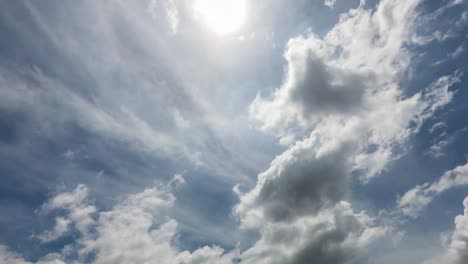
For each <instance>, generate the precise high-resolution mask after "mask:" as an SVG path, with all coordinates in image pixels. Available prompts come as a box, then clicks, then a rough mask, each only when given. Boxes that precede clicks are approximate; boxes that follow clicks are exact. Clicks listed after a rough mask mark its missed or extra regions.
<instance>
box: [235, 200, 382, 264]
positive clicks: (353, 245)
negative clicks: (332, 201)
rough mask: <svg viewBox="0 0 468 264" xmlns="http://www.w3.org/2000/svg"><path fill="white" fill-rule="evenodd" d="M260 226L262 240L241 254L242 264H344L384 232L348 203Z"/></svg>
mask: <svg viewBox="0 0 468 264" xmlns="http://www.w3.org/2000/svg"><path fill="white" fill-rule="evenodd" d="M262 224H263V226H262V227H261V228H260V234H261V239H260V240H259V241H257V242H256V243H255V245H253V246H252V247H251V248H249V249H247V250H246V251H245V252H244V253H243V254H242V256H241V257H242V262H241V263H245V264H253V263H259V264H280V263H291V264H305V263H310V262H311V261H313V262H318V263H323V264H329V263H330V264H332V263H346V262H348V261H349V260H350V259H353V258H354V257H356V256H357V255H359V254H361V253H362V250H363V248H366V247H367V246H368V245H369V244H370V243H372V242H373V241H375V240H376V239H378V238H380V237H382V236H383V235H384V234H385V233H386V229H385V228H382V227H378V226H375V225H374V223H373V219H371V218H370V217H368V216H367V215H366V214H365V213H363V212H362V213H355V212H353V210H352V208H351V206H350V204H349V203H347V202H340V203H338V204H337V205H336V206H335V207H333V208H329V209H324V210H322V211H321V212H320V213H318V214H317V215H306V216H301V217H297V218H296V219H294V220H291V221H289V222H287V223H281V222H276V223H275V222H265V223H262Z"/></svg>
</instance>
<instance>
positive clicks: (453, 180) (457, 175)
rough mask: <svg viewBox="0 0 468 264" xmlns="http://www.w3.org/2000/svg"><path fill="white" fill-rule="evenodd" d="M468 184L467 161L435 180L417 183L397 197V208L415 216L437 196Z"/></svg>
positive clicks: (405, 213)
mask: <svg viewBox="0 0 468 264" xmlns="http://www.w3.org/2000/svg"><path fill="white" fill-rule="evenodd" d="M464 185H468V163H467V164H465V165H462V166H458V167H456V168H455V169H453V170H450V171H447V172H445V173H444V174H443V175H442V177H440V179H439V180H438V181H436V182H433V183H425V184H423V185H417V186H416V187H414V188H413V189H411V190H409V191H407V192H406V193H405V194H404V195H403V196H402V197H401V198H399V199H398V207H399V210H401V212H402V213H403V214H404V215H407V216H410V217H412V218H417V217H418V216H419V214H420V213H421V212H422V211H423V210H424V209H425V208H426V207H427V206H428V205H429V204H430V203H431V202H432V200H434V199H435V198H436V197H437V196H439V195H440V194H442V193H443V192H446V191H447V190H449V189H451V188H454V187H458V186H464Z"/></svg>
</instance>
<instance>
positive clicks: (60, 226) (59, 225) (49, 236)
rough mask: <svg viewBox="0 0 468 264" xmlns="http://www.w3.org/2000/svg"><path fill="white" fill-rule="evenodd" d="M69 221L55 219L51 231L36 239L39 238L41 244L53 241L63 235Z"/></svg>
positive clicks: (60, 218)
mask: <svg viewBox="0 0 468 264" xmlns="http://www.w3.org/2000/svg"><path fill="white" fill-rule="evenodd" d="M70 222H71V221H70V220H68V219H66V218H63V217H57V218H55V226H54V228H53V229H52V230H48V231H44V232H43V233H41V234H39V235H38V236H37V238H39V239H40V240H41V241H42V242H43V243H47V242H51V241H54V240H56V239H58V238H60V237H61V236H62V235H64V234H65V233H66V232H67V231H68V228H69V225H70Z"/></svg>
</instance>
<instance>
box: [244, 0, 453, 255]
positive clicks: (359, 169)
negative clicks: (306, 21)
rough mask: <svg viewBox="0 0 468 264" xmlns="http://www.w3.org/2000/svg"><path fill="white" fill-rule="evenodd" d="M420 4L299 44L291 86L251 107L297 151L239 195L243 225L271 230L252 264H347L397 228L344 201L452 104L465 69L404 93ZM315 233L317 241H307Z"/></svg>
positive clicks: (290, 56)
mask: <svg viewBox="0 0 468 264" xmlns="http://www.w3.org/2000/svg"><path fill="white" fill-rule="evenodd" d="M419 3H420V1H417V0H416V1H381V2H380V3H379V4H378V5H377V7H376V8H375V9H368V8H366V7H365V5H364V3H363V2H361V5H360V6H359V7H357V8H356V9H352V10H351V11H349V12H348V13H347V14H343V15H341V17H340V21H339V22H338V24H336V25H335V26H334V27H333V28H332V29H331V30H330V31H329V32H328V33H327V34H326V35H325V36H324V37H323V38H320V37H318V36H316V35H314V34H311V35H309V36H307V37H303V36H299V37H296V38H293V39H291V40H290V41H289V43H288V45H287V50H286V52H285V55H284V56H285V59H286V61H287V70H286V76H285V80H284V83H283V84H282V86H281V87H279V88H278V89H277V90H276V91H275V92H274V93H273V94H272V95H270V96H266V97H264V96H260V95H258V96H257V98H256V99H255V100H254V101H253V103H252V104H251V106H250V116H251V118H252V120H254V121H255V122H257V123H258V124H259V126H260V128H261V129H263V130H265V131H269V132H272V133H274V134H275V135H277V136H278V137H279V138H280V140H281V141H282V142H283V143H285V144H287V145H288V149H287V150H286V151H285V152H284V153H282V154H281V155H279V156H277V157H276V158H275V159H274V160H273V162H272V163H271V165H270V167H269V168H268V169H267V170H265V171H264V172H262V173H261V174H260V175H259V177H258V182H257V184H256V186H255V187H254V188H253V189H252V190H250V191H249V192H247V193H245V194H243V193H239V197H240V202H239V204H238V205H237V206H236V208H235V212H236V214H237V215H239V216H240V220H241V225H242V226H243V227H244V228H253V229H256V230H258V231H259V232H260V234H261V238H260V240H259V241H258V242H257V243H256V244H255V245H254V246H253V247H252V248H250V249H248V250H247V251H246V253H245V255H243V257H244V258H243V259H245V260H246V261H247V263H249V262H248V261H252V263H308V261H309V262H310V260H311V259H313V260H317V261H318V262H320V263H346V262H347V261H350V260H351V259H352V258H353V257H355V255H356V254H359V252H361V251H362V250H363V248H365V245H366V244H368V243H372V241H375V239H376V238H378V237H379V236H381V235H382V234H384V233H385V231H386V230H388V229H389V228H390V227H388V226H386V225H385V224H377V225H373V223H372V221H371V220H370V219H372V218H371V217H369V216H367V215H366V214H365V213H355V212H353V211H352V209H351V205H349V204H347V207H346V206H345V207H343V206H342V203H343V202H342V200H344V199H345V197H346V192H347V189H348V182H349V181H350V180H351V175H353V174H354V173H356V174H357V175H359V176H360V178H361V180H362V181H364V182H366V181H368V180H370V179H372V178H373V177H375V176H377V175H379V174H380V173H381V172H382V171H383V170H385V168H386V167H387V165H388V163H389V162H390V161H392V160H395V159H397V158H399V157H400V156H401V155H403V154H404V143H407V142H408V140H409V138H410V136H411V135H414V134H415V133H417V132H418V131H419V129H420V127H421V125H422V123H423V122H424V121H425V120H426V119H427V118H429V117H431V116H432V115H433V114H434V113H435V112H436V111H438V110H439V109H440V108H442V107H443V106H445V105H447V104H448V103H450V101H451V100H452V97H453V92H452V91H450V90H449V88H450V87H451V86H452V85H453V84H454V83H457V82H459V81H460V73H459V72H455V73H454V74H452V75H448V76H443V77H441V78H439V79H437V80H436V81H434V82H433V83H432V84H431V85H429V86H428V87H426V88H425V89H422V90H421V91H420V92H418V93H415V94H413V95H410V96H407V95H404V93H403V87H401V85H400V80H401V77H402V75H403V74H404V72H405V71H406V70H408V68H409V67H410V62H411V59H412V56H411V55H412V54H411V53H410V51H409V50H407V49H406V45H407V44H408V43H410V42H411V36H412V35H413V34H414V33H415V24H414V22H415V21H416V18H417V17H418V12H416V8H417V7H418V5H419ZM397 149H400V150H399V152H398V150H397ZM401 149H403V150H401ZM327 215H328V217H326V216H327ZM342 215H347V217H346V219H347V220H345V221H344V222H345V223H347V224H344V225H341V224H342V222H341V220H340V219H341V216H342ZM361 217H363V218H365V219H366V221H362V222H361V220H362V218H361ZM325 219H327V220H325ZM330 219H334V220H330ZM351 223H353V224H351ZM315 228H317V229H316V230H317V231H315V234H316V235H317V237H314V235H310V236H307V238H305V237H302V236H301V235H300V234H308V233H309V232H310V233H314V231H313V230H315ZM327 228H329V229H327ZM321 229H323V230H322V231H323V232H324V234H323V237H320V230H321ZM327 230H328V231H327ZM328 232H329V233H328ZM351 241H352V242H351ZM301 249H303V251H301ZM311 252H312V253H311ZM275 261H278V262H275Z"/></svg>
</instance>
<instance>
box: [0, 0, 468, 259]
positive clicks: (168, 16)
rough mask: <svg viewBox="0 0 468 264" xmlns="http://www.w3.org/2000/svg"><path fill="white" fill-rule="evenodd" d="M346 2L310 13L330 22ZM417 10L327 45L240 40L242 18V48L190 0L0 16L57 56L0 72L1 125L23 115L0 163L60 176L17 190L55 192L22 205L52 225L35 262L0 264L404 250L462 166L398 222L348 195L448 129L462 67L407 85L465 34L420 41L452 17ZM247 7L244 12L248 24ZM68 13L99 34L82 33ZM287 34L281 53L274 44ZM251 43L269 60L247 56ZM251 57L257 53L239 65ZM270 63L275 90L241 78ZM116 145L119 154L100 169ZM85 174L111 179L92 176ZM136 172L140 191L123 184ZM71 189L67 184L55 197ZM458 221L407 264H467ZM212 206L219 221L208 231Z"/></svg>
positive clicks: (445, 8) (334, 36) (0, 253)
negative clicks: (424, 137)
mask: <svg viewBox="0 0 468 264" xmlns="http://www.w3.org/2000/svg"><path fill="white" fill-rule="evenodd" d="M341 2H342V1H325V2H323V1H320V3H319V4H320V6H321V7H322V8H324V10H327V12H332V11H334V10H337V9H338V8H335V7H337V6H339V5H340V4H341ZM249 3H250V2H249ZM271 4H272V5H273V6H274V4H273V3H271ZM276 4H277V5H278V6H276V8H278V10H280V9H281V7H282V6H281V5H280V4H279V3H276ZM288 4H289V5H290V4H291V3H287V4H286V3H284V5H285V6H287V5H288ZM301 4H304V3H302V2H301ZM425 4H426V3H425V1H422V0H406V1H403V0H402V1H391V0H381V1H379V2H378V3H376V4H375V5H373V4H370V3H366V1H359V3H356V6H355V7H353V8H351V9H350V10H348V11H347V12H345V13H343V14H341V15H340V16H339V17H337V18H336V20H335V21H333V23H332V25H331V26H330V27H329V28H328V29H327V30H326V32H325V33H324V34H319V33H313V32H314V30H313V29H311V28H309V29H307V28H301V25H303V23H299V22H298V23H297V24H298V26H297V28H295V30H294V32H293V33H291V32H280V33H282V34H283V35H282V36H275V34H274V32H270V33H268V34H266V35H262V33H261V29H258V32H247V31H250V30H255V29H254V28H253V25H249V23H248V22H249V21H254V19H259V20H260V18H256V17H253V18H249V19H251V20H246V21H244V22H245V26H243V27H241V28H239V29H237V30H239V32H235V31H232V32H230V34H227V35H224V36H221V35H220V36H214V35H210V33H209V32H208V31H205V30H200V27H203V25H202V24H197V21H198V20H197V18H196V17H195V16H194V14H192V13H193V12H192V11H193V10H192V11H191V8H192V6H191V5H190V1H178V0H167V1H149V2H148V3H146V4H138V3H126V2H121V1H117V2H116V3H115V4H111V5H109V4H106V3H103V2H99V3H95V2H86V1H85V2H83V3H79V4H77V5H76V6H75V5H74V4H71V3H65V4H64V5H63V6H62V5H57V6H54V7H53V8H52V7H51V8H52V11H50V10H48V11H46V10H44V7H41V6H38V5H35V4H34V3H32V2H28V1H26V2H25V3H24V7H23V6H22V7H21V8H23V9H21V8H18V9H21V10H23V11H24V10H25V11H24V12H26V13H27V14H28V19H30V20H31V21H33V22H34V23H33V24H34V25H35V26H34V28H33V27H32V26H31V28H30V27H28V26H25V25H26V23H25V24H22V23H18V22H17V21H16V20H15V18H12V17H11V16H4V19H3V20H1V21H2V22H5V21H7V22H8V23H9V24H15V23H14V22H16V23H17V28H18V29H17V30H18V31H21V32H22V35H21V34H19V35H21V37H19V39H23V38H26V37H25V36H26V35H34V36H36V35H37V36H41V38H38V39H40V40H41V41H37V45H38V47H40V48H44V47H49V48H50V47H52V48H53V49H44V52H43V53H38V52H34V55H31V58H33V59H31V58H29V57H28V58H27V59H30V60H33V61H35V63H33V66H24V65H21V62H17V63H18V64H20V65H15V66H14V67H8V64H2V65H0V87H2V89H0V95H1V96H0V105H1V109H2V110H3V109H5V110H6V111H8V112H9V113H18V115H20V116H25V117H24V120H25V121H22V122H24V123H27V125H25V128H26V129H23V130H21V133H16V134H17V137H18V138H15V140H16V141H17V142H20V143H17V145H13V144H12V143H11V144H10V145H8V146H7V147H6V148H5V149H4V150H3V151H0V153H2V154H4V155H5V156H6V155H7V154H8V153H10V154H11V159H19V160H23V163H26V162H24V161H25V160H31V161H34V162H35V165H36V166H35V167H37V168H40V169H37V170H36V172H39V171H44V170H45V171H47V170H50V171H52V170H53V169H51V168H60V170H59V169H56V170H57V171H59V172H60V175H58V176H57V178H53V177H50V178H41V177H38V178H37V179H36V180H35V181H34V184H31V183H30V184H28V182H27V181H26V178H19V179H20V180H21V181H24V186H28V190H29V189H30V190H36V189H35V187H36V186H35V185H36V184H37V185H41V186H43V189H48V190H50V189H59V190H60V191H56V192H55V195H50V192H48V193H49V194H47V193H46V194H44V193H42V197H47V198H45V199H43V200H42V201H41V202H40V203H39V204H38V203H37V202H36V203H35V204H32V203H30V205H29V206H30V207H31V208H32V207H34V208H33V209H32V210H33V211H34V212H33V215H34V216H35V217H38V218H41V219H45V221H46V222H47V224H45V225H36V226H34V230H35V232H34V234H33V235H32V236H31V239H32V240H34V243H38V247H41V249H42V250H41V251H40V252H35V253H32V254H31V255H33V256H32V257H31V255H28V254H23V253H24V250H23V249H22V248H21V247H17V246H15V243H6V242H3V241H7V242H8V240H7V239H5V240H2V241H1V242H0V262H5V263H89V262H91V263H161V264H166V263H167V264H174V263H175V264H196V263H208V264H210V263H213V264H215V263H216V264H224V263H226V264H228V263H240V264H251V263H252V264H253V263H255V264H305V263H322V264H339V263H355V262H358V263H376V262H377V263H378V259H379V256H377V255H376V254H377V253H375V252H377V251H375V252H374V250H375V249H379V247H385V246H386V245H387V244H386V243H388V241H390V243H391V244H392V246H393V248H392V250H395V251H398V250H401V249H398V245H399V243H400V242H401V240H403V239H404V236H403V234H404V233H405V226H404V225H405V223H406V222H404V221H401V216H402V215H404V216H409V217H410V218H411V219H409V220H408V221H411V220H412V219H414V218H417V217H418V216H419V215H420V213H421V212H422V210H424V208H425V207H426V206H427V205H428V204H429V203H430V202H431V201H432V200H433V199H435V198H437V197H438V196H439V194H441V193H442V192H446V191H449V190H450V189H452V188H454V187H457V186H464V185H466V184H467V180H466V179H467V177H466V175H468V174H467V165H462V166H459V167H456V168H454V169H448V171H447V172H446V173H444V174H443V175H442V176H441V177H440V178H439V179H435V180H434V182H433V183H432V184H431V183H426V184H423V185H417V186H416V187H414V188H413V189H411V190H410V191H408V192H406V193H405V194H404V195H403V196H402V197H401V198H399V199H398V201H397V204H396V210H395V212H396V214H397V217H394V218H392V217H387V216H386V214H385V210H386V208H378V209H377V210H373V209H371V208H369V209H368V208H366V205H367V204H363V203H360V202H359V201H356V199H355V196H354V193H353V192H354V191H355V190H354V189H353V188H352V187H351V186H352V184H358V185H360V186H362V188H372V186H374V187H375V184H378V182H379V180H380V178H379V177H386V175H385V174H386V173H388V172H389V171H391V169H392V168H391V164H393V163H395V162H398V161H399V160H404V159H405V155H406V154H407V153H408V152H410V151H411V148H412V140H413V139H414V138H415V137H418V136H419V135H420V133H421V132H422V131H424V129H426V128H427V127H431V126H432V129H429V130H430V132H431V134H432V133H433V132H434V131H436V130H437V129H439V128H441V127H443V126H444V125H440V124H444V123H442V121H440V120H439V119H438V118H440V117H439V114H440V113H441V112H444V113H447V112H448V111H447V108H449V107H452V104H454V103H457V96H458V94H460V93H462V91H460V92H456V91H454V89H455V87H458V86H459V85H460V84H463V69H460V68H461V66H460V65H459V64H457V65H454V67H451V68H450V69H449V70H446V71H442V72H437V73H436V74H432V75H431V76H430V77H427V76H425V79H424V81H421V80H419V83H418V84H417V85H418V86H420V87H419V88H417V89H416V88H414V89H411V87H408V86H409V85H410V84H408V83H411V82H410V80H411V78H414V79H418V78H420V76H414V73H413V71H414V70H415V69H416V64H417V63H418V62H420V60H421V59H420V57H421V56H422V55H421V53H420V50H425V49H429V48H430V46H431V45H437V43H439V42H440V43H442V42H444V41H448V40H449V39H453V38H455V37H456V35H457V34H458V33H457V31H456V30H460V28H462V27H461V26H459V25H457V26H455V27H454V28H453V29H450V30H447V31H446V32H445V33H446V34H444V32H442V31H443V30H442V31H436V32H438V33H437V34H432V35H431V34H429V33H428V32H426V31H425V30H426V29H425V28H423V27H424V23H423V22H428V23H429V22H431V21H432V22H433V21H437V19H439V18H441V17H444V15H445V14H448V13H449V12H453V10H454V7H459V6H460V7H462V6H463V1H450V2H447V3H444V4H440V6H439V8H438V9H437V10H436V11H427V10H425V9H424V8H423V7H426V6H425ZM255 5H256V3H250V8H252V10H250V12H249V14H250V15H251V16H252V15H253V14H255V13H254V12H252V11H253V10H255V9H254V8H255ZM323 5H325V6H326V7H323ZM304 6H307V5H306V4H304ZM328 7H330V8H328ZM330 9H333V10H330ZM70 10H76V13H75V12H70ZM49 11H50V14H53V15H50V16H48V15H47V14H48V13H47V12H49ZM260 11H261V10H260V9H259V12H260ZM190 12H192V13H190ZM298 12H299V11H298ZM77 14H86V15H87V17H86V18H87V21H88V22H89V23H92V24H93V25H96V26H95V27H89V26H86V25H83V23H82V21H83V18H82V16H80V15H77ZM141 14H146V16H142V15H141ZM259 14H260V13H259ZM198 15H199V14H198ZM463 17H464V15H463V14H461V15H460V20H463ZM219 19H222V18H219ZM12 21H13V22H12ZM57 21H66V22H67V23H64V24H58V23H56V22H57ZM300 22H303V21H300ZM8 23H5V24H8ZM460 23H462V22H460ZM289 26H290V25H289ZM250 27H252V28H250ZM242 30H244V31H245V32H244V31H242ZM281 30H283V29H282V28H281V29H278V31H281ZM284 30H285V31H288V30H291V27H288V25H285V26H284ZM155 32H158V33H161V34H156V33H155ZM297 32H299V33H297ZM254 33H255V34H254ZM236 34H239V36H236ZM244 35H245V36H247V35H249V36H252V37H248V38H246V37H245V36H244ZM278 35H280V34H279V33H278ZM285 35H286V36H288V37H287V41H284V43H283V45H284V49H279V48H278V46H277V45H276V44H277V43H276V42H278V43H279V42H281V38H282V37H284V36H285ZM233 36H236V37H233ZM223 37H224V38H223ZM263 38H264V39H263ZM257 39H262V40H261V41H265V42H267V44H268V45H263V44H265V43H263V44H255V43H254V42H255V41H260V40H257ZM273 42H274V43H273ZM20 43H23V42H20ZM22 45H25V47H27V49H26V50H34V48H33V47H32V46H30V44H28V43H23V44H22ZM257 45H258V46H257ZM455 46H456V47H457V49H456V50H455V52H454V53H452V54H456V55H453V56H449V57H450V58H449V59H448V60H457V59H459V58H461V57H462V56H463V50H464V48H463V47H462V46H460V44H457V45H455ZM266 47H268V48H266ZM459 47H462V48H459ZM250 49H252V50H253V51H251V50H250ZM247 51H249V52H252V54H254V53H255V54H257V53H258V54H260V55H258V56H259V57H255V58H249V56H244V55H243V52H247ZM52 55H55V56H52ZM240 55H242V56H240ZM272 55H274V56H278V57H280V56H281V55H283V58H284V62H282V63H283V64H285V65H284V67H285V68H284V78H283V80H282V81H281V83H280V84H279V85H276V86H275V87H273V88H272V89H266V88H259V87H258V86H262V85H263V84H264V83H262V81H261V80H260V79H261V78H260V77H259V79H255V80H245V79H249V78H250V77H254V76H257V75H261V74H265V73H266V71H262V70H259V69H255V68H256V67H255V66H258V68H266V67H267V66H268V65H269V62H271V61H269V60H267V59H266V58H267V57H270V56H272ZM15 56H20V55H15ZM15 56H12V57H10V59H11V60H12V61H15ZM52 57H53V58H56V59H55V63H50V62H51V59H50V58H52ZM258 58H260V59H258ZM25 60H26V59H25ZM155 62H157V63H155ZM257 62H258V65H257V64H256V63H257ZM65 66H66V67H65ZM279 68H280V67H279ZM63 69H67V70H63ZM260 73H261V74H260ZM270 77H271V76H270ZM266 79H269V78H268V77H267V78H266ZM3 87H9V88H10V89H7V88H3ZM260 90H261V92H258V93H257V95H255V93H256V92H257V91H260ZM252 91H253V92H252ZM431 123H438V124H439V125H437V124H436V125H431ZM73 129H79V131H81V133H82V134H83V135H87V137H86V142H85V144H83V145H84V146H83V147H82V148H78V149H70V148H71V147H69V146H68V145H69V144H71V143H70V142H72V141H73V140H80V139H81V137H80V135H81V134H78V133H76V134H73V133H71V132H69V131H72V130H73ZM18 131H19V128H18ZM73 131H74V130H73ZM68 133H71V135H68ZM64 135H68V137H65V136H64ZM25 138H26V139H27V140H26V139H25ZM61 138H66V139H68V140H65V142H58V141H59V139H61ZM265 138H267V139H265ZM31 139H34V140H31ZM71 139H72V140H71ZM15 140H11V141H15ZM69 141H70V142H69ZM37 142H48V143H50V145H47V146H48V147H45V148H44V149H54V151H56V152H57V153H59V155H62V156H63V157H62V158H63V159H62V162H63V164H55V163H54V164H53V165H50V168H48V167H49V166H48V165H49V164H45V165H44V166H40V165H42V164H41V162H40V159H39V158H38V156H39V155H38V154H35V152H32V154H31V153H30V151H29V150H33V149H34V148H35V147H37V146H39V145H40V144H39V143H37ZM96 142H97V143H96ZM272 142H273V143H272ZM266 145H268V146H266ZM111 146H112V147H113V148H112V149H117V150H121V149H125V153H124V154H122V153H112V151H110V150H109V149H110V148H111ZM116 146H118V147H119V148H117V147H116ZM264 148H267V150H262V149H264ZM106 150H107V151H106ZM44 153H45V152H44ZM44 153H42V154H44ZM57 153H53V154H50V153H49V155H50V156H53V155H57ZM70 153H72V154H70ZM33 154H34V155H33ZM45 154H47V153H45ZM45 154H44V155H45ZM136 156H138V157H143V158H139V159H137V158H135V157H136ZM70 157H72V158H70ZM439 158H440V157H439ZM93 159H96V160H98V159H99V160H101V161H102V163H103V164H111V165H112V166H107V167H106V169H102V168H101V167H103V165H101V163H97V162H96V163H97V164H96V163H92V162H90V161H89V160H93ZM50 160H52V161H53V160H54V159H53V158H50ZM52 161H51V162H52ZM82 161H86V162H88V163H86V162H83V163H80V162H82ZM133 161H135V162H134V163H133ZM90 164H91V165H90ZM128 164H131V165H128ZM145 167H148V169H146V170H142V169H141V168H145ZM83 171H87V172H88V174H84V173H83ZM90 171H91V172H90ZM140 171H143V172H145V173H144V175H136V173H135V172H140ZM28 172H30V173H33V172H35V171H34V170H30V171H28ZM72 172H73V174H72ZM93 173H94V174H93ZM62 174H63V175H62ZM90 174H91V175H94V176H89V175H90ZM162 174H163V175H165V176H164V177H162V176H160V175H162ZM168 174H171V175H176V176H175V177H174V178H173V179H172V180H171V179H169V177H170V176H168ZM64 175H65V176H64ZM66 175H76V177H75V176H73V180H70V181H67V180H69V178H70V177H71V176H66ZM200 175H202V176H200ZM252 175H253V177H252ZM80 176H82V178H80ZM195 176H196V178H195ZM396 176H398V175H396ZM396 176H395V180H396V181H398V177H396ZM158 177H160V178H158ZM191 177H192V178H191ZM387 177H388V176H387ZM49 181H50V182H49ZM77 183H78V184H77ZM61 184H62V185H63V186H60V185H61ZM110 184H112V185H110ZM191 184H193V186H191ZM402 184H403V185H404V184H407V183H406V182H404V183H402ZM57 185H58V186H59V187H55V186H57ZM195 185H196V186H195ZM218 185H222V186H223V188H220V190H226V189H231V188H232V190H233V193H230V194H227V193H223V192H222V191H218V192H216V195H217V196H219V197H215V198H213V199H211V198H210V199H208V198H206V197H208V196H207V195H208V194H207V190H203V189H202V188H201V187H200V186H208V187H205V188H207V189H210V188H211V189H212V190H211V191H213V192H215V191H216V190H218V189H217V188H216V187H219V186H218ZM109 186H119V187H118V188H115V189H114V188H110V187H109ZM413 186H414V185H413ZM190 188H193V189H194V190H199V191H198V192H197V193H195V194H194V193H191V196H190V197H188V198H187V197H185V199H184V201H185V202H186V203H187V204H186V205H183V206H185V208H190V209H191V210H190V211H191V212H190V213H188V212H186V214H183V213H181V212H180V211H178V210H183V207H181V205H180V204H178V202H180V199H179V198H181V197H184V193H183V192H185V191H187V189H190ZM197 188H199V189H197ZM200 190H201V191H200ZM185 195H186V194H185ZM230 195H231V196H234V198H232V200H233V201H231V200H229V199H230V198H231V196H230ZM103 197H104V198H106V199H107V200H105V202H103V201H102V198H103ZM203 197H205V198H203ZM378 198H379V197H377V198H376V199H378ZM223 202H224V203H223ZM464 206H465V212H464V213H463V214H462V215H459V216H457V217H456V218H455V227H454V229H453V231H451V232H450V233H449V235H447V236H446V241H445V244H444V245H442V247H440V254H438V255H436V254H434V256H431V255H422V256H418V258H417V262H418V263H426V262H427V263H442V262H443V263H453V264H461V263H464V262H466V260H467V254H466V249H467V248H466V243H467V241H466V230H465V229H466V228H465V226H466V219H467V212H466V207H468V204H467V200H466V199H465V202H464ZM220 207H222V208H228V209H227V210H225V211H226V212H228V211H229V212H228V213H225V214H226V215H221V214H223V212H220V210H218V208H220ZM181 208H182V209H181ZM192 211H193V212H192ZM195 211H197V212H195ZM198 211H199V212H198ZM395 212H393V213H395ZM190 214H194V215H190ZM181 215H182V216H184V217H181ZM184 218H189V219H184ZM1 219H3V218H0V220H1ZM194 219H196V220H194ZM207 219H221V220H218V221H219V222H208V220H207ZM203 221H206V222H203ZM222 221H230V222H229V224H230V225H229V227H232V226H235V229H236V230H234V231H233V230H227V226H228V224H225V225H224V224H222V223H221V222H222ZM10 223H11V221H10ZM216 224H219V228H214V227H213V226H214V225H216ZM195 225H199V226H195ZM208 225H213V226H208ZM223 228H224V229H225V230H223ZM213 230H214V231H213ZM219 230H221V234H220V232H219ZM223 231H224V232H223ZM226 234H229V235H226ZM231 234H233V235H232V237H229V238H227V239H226V238H220V236H231ZM194 237H195V238H194ZM10 241H11V240H10ZM2 244H5V245H2ZM56 245H59V246H56ZM44 252H45V253H44ZM424 261H426V262H424Z"/></svg>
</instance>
